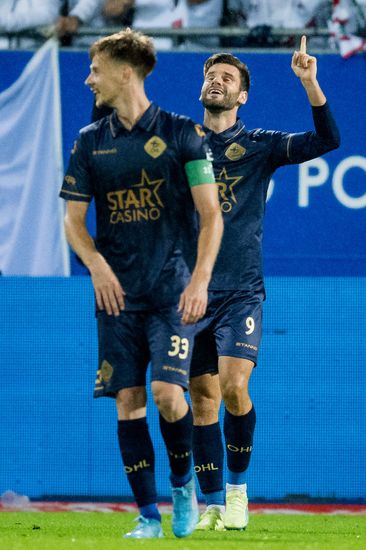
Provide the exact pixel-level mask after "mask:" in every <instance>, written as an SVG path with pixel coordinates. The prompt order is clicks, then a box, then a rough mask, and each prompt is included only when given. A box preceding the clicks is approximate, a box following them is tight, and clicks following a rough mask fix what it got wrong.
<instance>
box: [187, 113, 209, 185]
mask: <svg viewBox="0 0 366 550" xmlns="http://www.w3.org/2000/svg"><path fill="white" fill-rule="evenodd" d="M180 147H181V154H182V159H183V164H184V168H185V172H186V175H187V178H188V183H189V185H190V187H194V186H196V185H201V184H204V183H215V174H214V171H213V166H212V160H213V156H212V152H211V149H210V146H209V144H208V141H207V137H206V133H205V132H204V130H203V129H202V126H201V125H200V124H194V123H193V122H192V121H191V120H188V121H187V122H186V123H185V125H184V127H183V130H182V134H181V144H180Z"/></svg>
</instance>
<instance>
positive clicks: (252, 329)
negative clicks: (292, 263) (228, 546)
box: [216, 293, 262, 529]
mask: <svg viewBox="0 0 366 550" xmlns="http://www.w3.org/2000/svg"><path fill="white" fill-rule="evenodd" d="M223 311H224V314H223V315H222V316H221V318H220V322H219V323H217V325H216V341H217V346H218V355H219V380H220V388H221V393H222V399H223V401H224V405H225V413H224V439H225V450H226V457H227V467H228V475H227V485H226V510H225V514H224V525H225V527H226V528H227V529H244V528H245V527H246V525H247V524H248V521H249V515H248V499H247V495H246V472H247V469H248V466H249V462H250V457H251V453H252V449H253V436H254V429H255V422H256V415H255V409H254V406H253V403H252V401H251V399H250V395H249V391H248V387H249V380H250V376H251V373H252V371H253V368H254V366H255V364H256V361H257V354H258V348H259V344H260V339H261V333H262V299H261V296H251V297H247V296H246V295H245V294H243V295H241V294H240V293H235V294H234V295H233V296H232V297H231V298H230V299H229V300H228V301H227V303H226V306H225V308H223Z"/></svg>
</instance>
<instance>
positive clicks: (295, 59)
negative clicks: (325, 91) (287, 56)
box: [291, 35, 317, 82]
mask: <svg viewBox="0 0 366 550" xmlns="http://www.w3.org/2000/svg"><path fill="white" fill-rule="evenodd" d="M291 68H292V70H293V71H294V73H295V75H296V76H298V77H299V78H300V79H301V81H302V82H305V81H315V80H316V71H317V68H316V58H315V57H313V56H312V55H309V54H307V53H306V36H305V35H303V36H302V37H301V44H300V51H297V50H296V51H295V52H294V55H293V56H292V61H291Z"/></svg>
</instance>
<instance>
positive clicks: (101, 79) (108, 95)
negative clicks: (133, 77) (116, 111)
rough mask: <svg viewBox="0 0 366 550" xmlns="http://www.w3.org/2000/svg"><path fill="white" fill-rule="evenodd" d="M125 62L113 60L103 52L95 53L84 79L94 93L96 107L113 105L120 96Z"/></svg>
mask: <svg viewBox="0 0 366 550" xmlns="http://www.w3.org/2000/svg"><path fill="white" fill-rule="evenodd" d="M125 69H126V64H124V63H121V62H118V61H115V60H113V59H111V58H110V57H109V55H107V54H105V53H97V54H95V55H94V57H93V59H92V63H91V65H90V74H89V76H88V78H87V79H86V80H85V84H86V85H87V86H89V88H90V89H91V91H92V92H93V93H94V94H95V103H96V106H97V107H100V106H101V105H108V106H110V107H114V106H115V105H116V101H117V99H118V98H119V97H120V96H121V91H122V89H123V82H124V70H125Z"/></svg>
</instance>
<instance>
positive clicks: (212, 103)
mask: <svg viewBox="0 0 366 550" xmlns="http://www.w3.org/2000/svg"><path fill="white" fill-rule="evenodd" d="M201 102H202V105H203V106H204V108H205V109H206V110H207V111H208V112H209V113H223V112H224V111H231V110H232V109H234V107H236V106H237V105H238V96H237V95H236V94H235V95H233V94H231V95H223V96H220V98H219V99H208V97H207V95H203V96H202V97H201Z"/></svg>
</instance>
